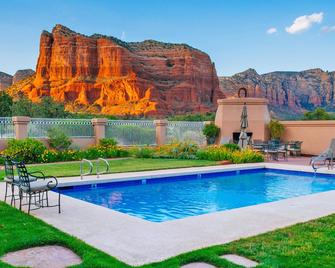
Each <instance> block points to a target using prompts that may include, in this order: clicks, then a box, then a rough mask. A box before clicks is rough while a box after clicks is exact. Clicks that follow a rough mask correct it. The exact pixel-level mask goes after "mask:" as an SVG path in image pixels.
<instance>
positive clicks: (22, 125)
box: [12, 116, 30, 140]
mask: <svg viewBox="0 0 335 268" xmlns="http://www.w3.org/2000/svg"><path fill="white" fill-rule="evenodd" d="M12 122H13V125H14V131H15V139H17V140H21V139H25V138H28V124H29V122H30V117H28V116H13V117H12Z"/></svg>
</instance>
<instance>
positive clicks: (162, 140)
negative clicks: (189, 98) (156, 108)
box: [154, 119, 168, 145]
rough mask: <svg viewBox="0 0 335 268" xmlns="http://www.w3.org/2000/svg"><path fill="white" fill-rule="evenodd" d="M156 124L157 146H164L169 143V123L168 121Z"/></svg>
mask: <svg viewBox="0 0 335 268" xmlns="http://www.w3.org/2000/svg"><path fill="white" fill-rule="evenodd" d="M154 124H155V126H156V144H157V145H164V144H166V142H167V139H166V134H167V124H168V121H167V120H166V119H162V120H155V121H154Z"/></svg>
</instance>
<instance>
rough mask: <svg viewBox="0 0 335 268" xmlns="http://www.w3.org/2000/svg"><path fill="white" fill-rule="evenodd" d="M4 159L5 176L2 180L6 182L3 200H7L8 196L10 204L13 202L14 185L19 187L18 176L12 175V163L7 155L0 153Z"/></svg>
mask: <svg viewBox="0 0 335 268" xmlns="http://www.w3.org/2000/svg"><path fill="white" fill-rule="evenodd" d="M1 157H2V158H3V159H4V167H5V177H4V181H5V183H6V190H5V200H4V201H5V202H6V201H7V197H10V198H11V200H10V204H11V205H13V203H14V204H15V186H16V187H19V178H18V177H17V176H14V164H13V162H12V161H11V159H10V158H9V157H8V156H5V155H1ZM8 188H10V193H9V192H8Z"/></svg>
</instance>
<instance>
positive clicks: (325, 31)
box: [321, 25, 335, 33]
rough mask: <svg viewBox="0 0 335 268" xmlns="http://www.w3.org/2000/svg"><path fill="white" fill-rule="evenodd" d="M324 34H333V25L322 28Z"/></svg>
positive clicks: (334, 30)
mask: <svg viewBox="0 0 335 268" xmlns="http://www.w3.org/2000/svg"><path fill="white" fill-rule="evenodd" d="M321 30H322V31H323V32H324V33H330V32H335V25H334V26H324V27H322V28H321Z"/></svg>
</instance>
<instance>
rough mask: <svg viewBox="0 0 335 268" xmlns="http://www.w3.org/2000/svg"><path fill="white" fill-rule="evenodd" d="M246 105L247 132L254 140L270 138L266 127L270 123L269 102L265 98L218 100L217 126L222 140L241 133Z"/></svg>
mask: <svg viewBox="0 0 335 268" xmlns="http://www.w3.org/2000/svg"><path fill="white" fill-rule="evenodd" d="M244 103H245V104H246V106H247V110H248V123H249V127H248V129H247V131H249V132H252V133H253V137H252V138H253V139H260V140H265V139H267V137H268V133H267V132H268V131H267V128H266V125H267V124H268V122H269V121H270V114H269V110H268V105H267V104H268V101H267V100H266V99H263V98H238V99H237V98H236V99H220V100H218V109H217V112H216V116H215V124H216V125H217V126H218V127H219V128H220V139H219V140H221V139H222V138H223V137H230V138H232V135H233V132H240V124H241V123H240V120H241V113H242V109H243V105H244Z"/></svg>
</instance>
